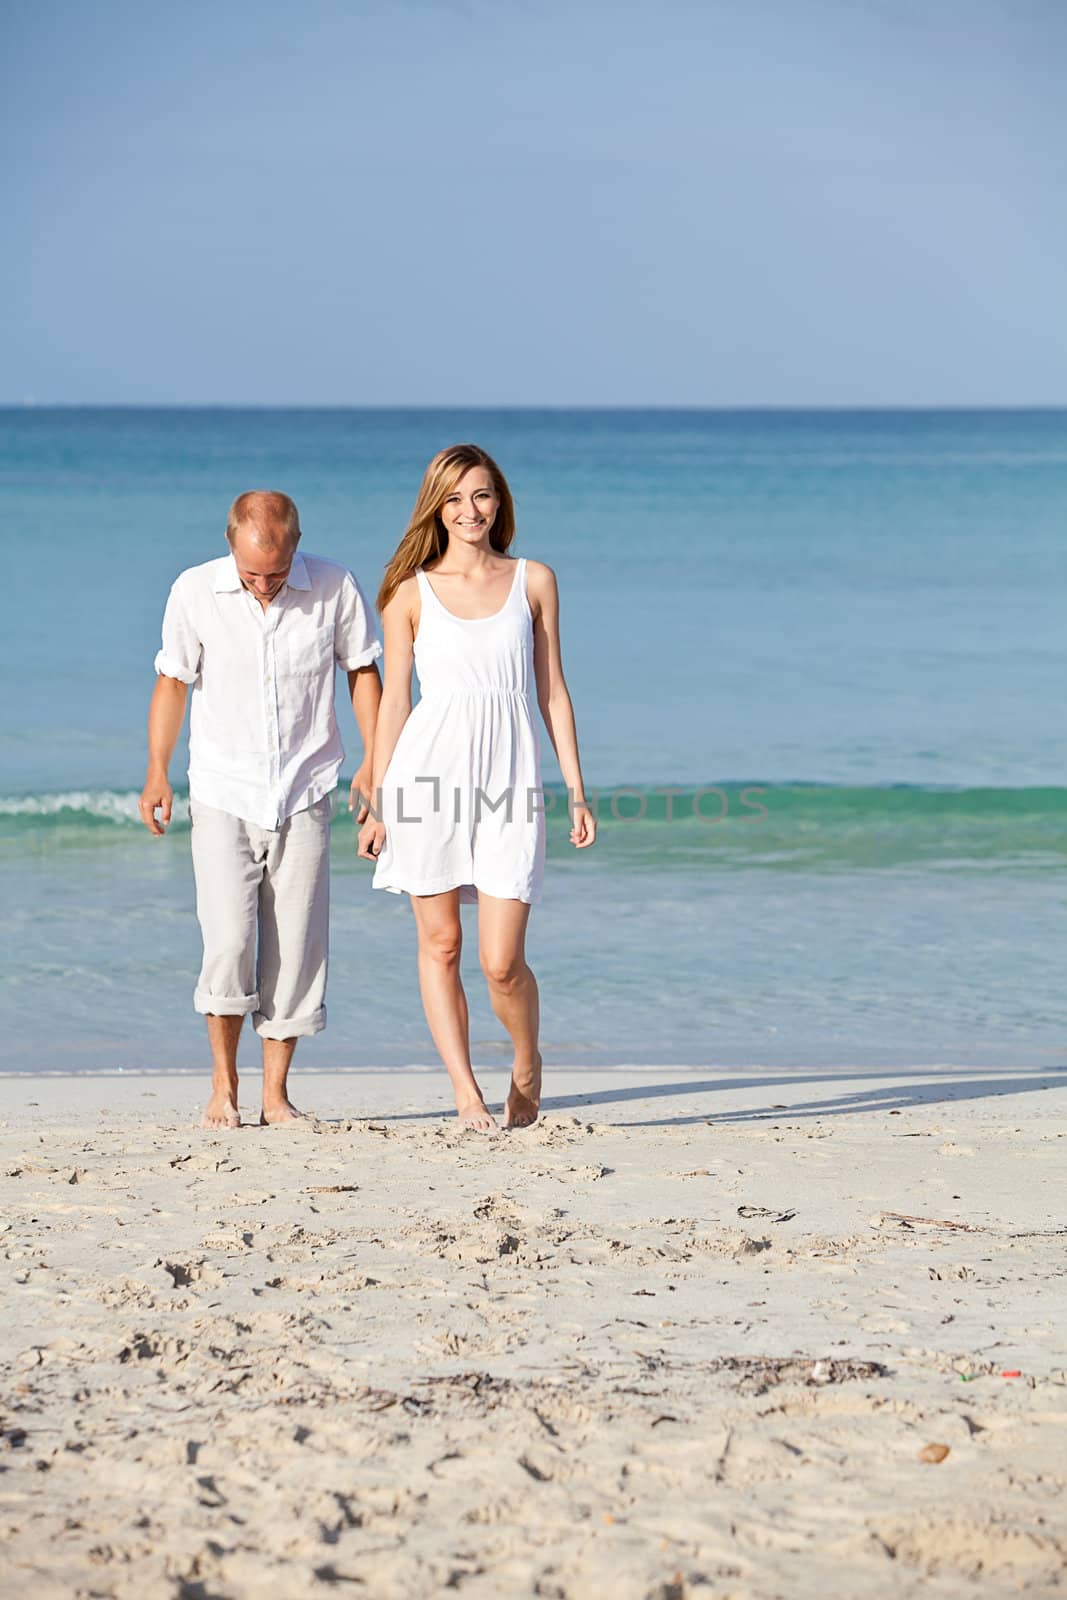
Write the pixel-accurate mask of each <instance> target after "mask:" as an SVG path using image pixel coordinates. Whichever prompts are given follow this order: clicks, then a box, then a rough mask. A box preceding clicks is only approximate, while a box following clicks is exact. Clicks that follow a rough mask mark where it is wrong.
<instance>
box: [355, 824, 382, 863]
mask: <svg viewBox="0 0 1067 1600" xmlns="http://www.w3.org/2000/svg"><path fill="white" fill-rule="evenodd" d="M384 843H385V823H384V822H376V821H375V819H374V818H373V817H368V818H367V820H366V822H365V823H364V824H363V826H362V828H360V830H359V854H360V855H361V856H362V857H363V859H364V860H365V861H377V859H378V857H379V856H380V855H381V853H382V846H383V845H384Z"/></svg>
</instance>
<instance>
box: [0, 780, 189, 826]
mask: <svg viewBox="0 0 1067 1600" xmlns="http://www.w3.org/2000/svg"><path fill="white" fill-rule="evenodd" d="M140 798H141V794H140V790H138V789H72V790H69V791H66V792H63V793H60V794H26V795H0V828H2V827H3V823H4V822H15V823H19V822H21V823H23V824H24V825H25V824H29V825H30V826H38V827H49V826H52V827H54V826H56V825H59V826H63V827H77V826H79V825H81V826H84V827H93V826H95V825H96V824H99V823H115V824H118V825H119V826H126V825H127V824H133V825H135V826H138V827H139V826H140V820H141V819H140V815H139V813H138V809H137V807H138V802H139V801H140ZM173 820H174V821H175V822H176V823H182V822H184V823H186V824H188V821H189V801H188V798H187V797H186V796H184V795H178V794H175V796H174V816H173Z"/></svg>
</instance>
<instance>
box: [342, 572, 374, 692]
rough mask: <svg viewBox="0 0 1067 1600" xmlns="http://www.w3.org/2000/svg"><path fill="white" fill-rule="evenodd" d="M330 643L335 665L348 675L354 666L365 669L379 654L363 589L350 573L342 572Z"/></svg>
mask: <svg viewBox="0 0 1067 1600" xmlns="http://www.w3.org/2000/svg"><path fill="white" fill-rule="evenodd" d="M333 640H334V655H335V656H336V657H337V665H338V666H339V667H341V668H343V670H344V671H345V672H352V671H354V670H355V668H356V667H369V666H370V664H371V662H372V661H376V660H377V659H378V657H379V656H380V655H381V653H382V647H381V645H380V643H379V642H378V637H377V635H376V633H375V631H374V626H373V624H372V622H371V613H370V607H369V606H368V604H367V601H366V597H365V596H364V593H363V590H362V589H361V588H360V586H359V584H358V583H357V582H356V580H355V578H354V577H353V576H352V574H351V573H350V572H346V573H345V575H344V580H343V582H342V585H341V602H340V605H339V606H338V608H337V623H336V626H335V627H334V635H333Z"/></svg>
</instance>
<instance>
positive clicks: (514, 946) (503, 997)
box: [478, 894, 541, 1128]
mask: <svg viewBox="0 0 1067 1600" xmlns="http://www.w3.org/2000/svg"><path fill="white" fill-rule="evenodd" d="M529 920H530V907H529V906H528V905H526V904H524V902H523V901H521V900H497V899H495V898H494V897H493V896H492V895H487V894H479V896H478V945H479V954H480V956H481V961H482V971H483V972H484V973H485V976H486V981H487V982H488V984H489V999H490V1001H491V1003H492V1007H493V1010H494V1011H495V1012H496V1014H497V1016H498V1017H499V1019H500V1021H501V1022H502V1023H503V1024H504V1027H505V1028H506V1029H507V1030H508V1033H509V1034H510V1035H511V1042H512V1044H513V1045H514V1046H515V1059H514V1061H513V1063H512V1067H511V1088H510V1090H509V1091H508V1103H507V1109H506V1111H505V1113H504V1126H505V1128H528V1127H529V1126H530V1125H531V1123H534V1122H536V1121H537V1117H538V1113H539V1111H540V1109H541V1052H540V1050H539V1049H538V1047H537V1032H538V1026H539V1022H540V1001H539V996H538V993H537V979H536V978H535V977H534V975H533V973H532V972H531V971H530V969H529V967H528V966H527V965H526V925H527V923H528V922H529Z"/></svg>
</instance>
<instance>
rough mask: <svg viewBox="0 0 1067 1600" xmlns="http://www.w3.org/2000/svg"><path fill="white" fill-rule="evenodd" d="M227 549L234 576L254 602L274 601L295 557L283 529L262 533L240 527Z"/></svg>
mask: <svg viewBox="0 0 1067 1600" xmlns="http://www.w3.org/2000/svg"><path fill="white" fill-rule="evenodd" d="M230 548H231V549H232V551H233V559H234V561H235V562H236V564H237V576H238V577H239V578H240V580H241V582H242V584H243V585H244V587H245V588H246V589H247V590H248V592H249V594H254V595H255V597H256V599H257V600H261V601H264V600H265V601H270V600H273V599H274V597H275V595H277V594H279V593H280V592H281V589H282V587H283V585H284V583H285V580H286V578H288V576H289V568H290V567H291V566H292V564H293V557H294V555H295V554H296V545H295V544H292V543H291V542H290V540H289V537H288V535H287V534H286V533H285V532H284V531H283V530H279V531H278V532H277V533H275V532H274V531H273V530H272V531H270V532H262V533H261V532H260V531H259V530H258V529H256V528H249V527H241V528H238V530H237V532H236V533H235V534H234V536H233V543H232V544H231V546H230Z"/></svg>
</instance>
